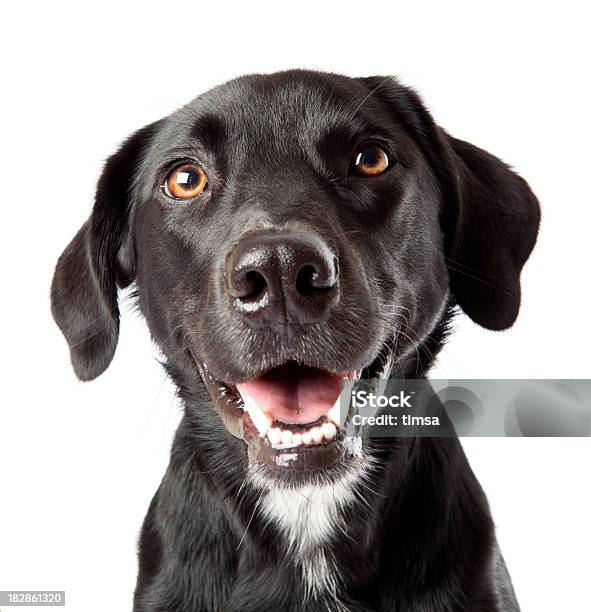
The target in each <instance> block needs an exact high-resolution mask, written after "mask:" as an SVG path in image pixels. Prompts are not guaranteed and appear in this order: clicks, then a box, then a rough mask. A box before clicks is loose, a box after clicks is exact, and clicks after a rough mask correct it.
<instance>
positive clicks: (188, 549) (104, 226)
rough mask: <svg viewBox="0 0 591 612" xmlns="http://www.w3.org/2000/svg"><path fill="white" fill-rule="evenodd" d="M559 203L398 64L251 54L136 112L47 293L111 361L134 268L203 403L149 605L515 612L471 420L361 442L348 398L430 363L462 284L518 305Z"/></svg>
mask: <svg viewBox="0 0 591 612" xmlns="http://www.w3.org/2000/svg"><path fill="white" fill-rule="evenodd" d="M539 216H540V213H539V207H538V203H537V201H536V198H535V196H534V195H533V194H532V192H531V191H530V189H529V187H528V185H527V184H526V182H525V181H524V180H523V179H521V178H520V177H519V176H517V175H516V174H515V173H514V172H512V171H511V170H510V169H509V168H508V167H507V166H506V165H505V164H504V163H502V162H501V161H500V160H498V159H497V158H495V157H493V156H492V155H490V154H489V153H487V152H485V151H483V150H481V149H478V148H476V147H475V146H473V145H471V144H469V143H466V142H463V141H461V140H457V139H455V138H452V137H451V136H449V135H448V134H446V133H445V132H444V131H443V130H442V129H441V128H439V127H438V126H437V125H436V124H435V123H434V122H433V119H432V118H431V116H430V115H429V113H428V112H427V110H426V109H425V107H424V106H423V104H422V103H421V101H420V99H419V97H418V96H417V95H416V94H415V93H414V92H413V91H412V90H410V89H408V88H406V87H404V86H402V85H400V84H399V83H398V82H397V81H396V80H394V79H392V78H382V77H370V78H361V79H354V78H346V77H342V76H337V75H332V74H319V73H314V72H306V71H290V72H284V73H278V74H273V75H266V76H264V75H253V76H247V77H243V78H240V79H237V80H235V81H232V82H230V83H227V84H226V85H223V86H221V87H218V88H216V89H214V90H212V91H210V92H209V93H207V94H205V95H203V96H200V97H199V98H197V99H196V100H194V101H193V102H191V103H190V104H189V105H187V106H186V107H184V108H182V109H180V110H179V111H177V112H175V113H173V114H172V115H170V116H169V117H166V118H164V119H162V120H160V121H157V122H156V123H153V124H151V125H149V126H147V127H144V128H142V129H141V130H139V131H138V132H136V133H135V134H133V135H132V136H131V137H130V138H129V139H128V140H127V141H126V142H125V143H124V144H123V146H122V147H121V148H120V150H119V151H118V152H117V153H115V154H114V155H113V156H112V157H110V158H109V160H108V161H107V163H106V166H105V169H104V172H103V174H102V176H101V178H100V180H99V183H98V189H97V194H96V202H95V205H94V209H93V212H92V215H91V217H90V219H89V220H88V221H87V222H86V223H85V224H84V225H83V226H82V228H81V229H80V231H79V232H78V234H77V235H76V236H75V237H74V239H73V241H72V242H71V244H70V245H69V246H68V247H67V249H66V250H65V252H64V254H63V255H62V257H61V258H60V260H59V262H58V265H57V269H56V273H55V278H54V282H53V286H52V309H53V314H54V317H55V320H56V321H57V323H58V325H59V327H60V329H61V330H62V332H63V333H64V335H65V337H66V339H67V341H68V343H69V346H70V349H71V357H72V364H73V366H74V370H75V371H76V374H77V375H78V377H79V378H81V379H82V380H90V379H93V378H95V377H96V376H98V375H99V374H101V373H102V372H103V371H104V370H105V368H106V367H107V366H108V365H109V362H110V361H111V359H112V357H113V353H114V351H115V346H116V344H117V336H118V328H119V311H118V307H117V288H118V287H124V286H126V285H128V284H130V283H131V282H132V281H135V282H136V283H137V299H138V303H139V307H140V308H141V311H142V313H143V314H144V316H145V318H146V320H147V322H148V325H149V328H150V330H151V333H152V335H153V337H154V339H155V341H156V342H157V343H158V344H159V346H160V347H161V348H162V350H163V352H164V354H165V355H166V358H167V365H166V367H167V369H168V371H169V373H170V375H171V377H172V378H173V379H174V381H175V382H176V384H177V385H178V388H179V394H180V397H181V398H182V400H183V402H184V406H185V414H184V418H183V421H182V423H181V425H180V428H179V430H178V432H177V435H176V439H175V442H174V445H173V448H172V456H171V462H170V467H169V469H168V471H167V474H166V476H165V477H164V480H163V482H162V484H161V486H160V488H159V490H158V492H157V493H156V496H155V497H154V499H153V501H152V504H151V506H150V509H149V512H148V515H147V518H146V520H145V524H144V527H143V531H142V536H141V543H140V571H139V577H138V583H137V589H136V594H135V606H134V610H136V612H148V611H149V612H155V611H175V612H181V611H182V612H189V611H191V612H194V611H198V610H199V611H206V610H207V611H224V612H229V611H235V612H250V611H258V610H273V611H275V610H277V611H279V610H281V611H291V610H319V611H320V610H322V611H326V610H331V611H335V612H336V611H342V610H356V611H361V610H363V611H370V610H373V611H377V610H380V611H384V612H385V611H386V610H392V611H393V610H396V611H397V612H405V611H411V610H412V611H414V612H419V611H421V612H425V611H453V612H459V611H463V610H470V611H493V610H494V611H500V610H503V611H508V610H511V611H513V610H517V609H518V606H517V603H516V601H515V597H514V594H513V589H512V587H511V582H510V579H509V576H508V574H507V572H506V569H505V566H504V562H503V560H502V557H501V555H500V553H499V551H498V548H497V546H496V543H495V538H494V532H493V523H492V521H491V518H490V515H489V511H488V506H487V503H486V500H485V497H484V495H483V493H482V491H481V489H480V487H479V485H478V483H477V481H476V479H475V477H474V475H473V473H472V471H471V470H470V467H469V466H468V463H467V461H466V459H465V457H464V454H463V452H462V449H461V447H460V444H459V441H458V440H457V438H455V437H450V438H424V437H405V438H395V439H388V438H381V439H379V440H378V439H376V438H371V437H370V438H365V439H363V440H361V443H359V440H357V441H355V440H354V439H352V438H345V436H344V435H343V429H342V423H341V422H340V418H339V415H338V413H337V411H335V406H334V404H335V400H336V398H337V397H338V394H339V391H340V388H341V383H342V382H343V379H353V380H356V379H357V378H359V377H362V378H363V379H364V380H365V379H374V378H379V377H381V378H382V379H383V378H387V377H396V378H421V377H424V376H425V375H426V373H427V371H428V369H429V367H430V366H431V365H432V364H433V360H434V358H435V356H436V354H437V352H438V351H439V349H440V348H441V346H442V344H443V342H444V340H445V336H446V332H447V330H448V326H449V322H450V320H451V317H452V316H453V313H454V312H455V310H456V309H457V307H461V309H462V310H463V311H464V312H465V313H466V314H467V315H468V316H469V317H470V318H471V319H472V320H474V321H476V322H477V323H479V324H480V325H482V326H484V327H486V328H489V329H495V330H500V329H505V328H507V327H509V326H510V325H512V323H513V322H514V320H515V318H516V316H517V313H518V310H519V303H520V284H519V276H520V272H521V268H522V266H523V264H524V263H525V261H526V259H527V257H528V255H529V253H530V251H531V249H532V248H533V245H534V242H535V239H536V234H537V230H538V223H539ZM354 442H355V443H354Z"/></svg>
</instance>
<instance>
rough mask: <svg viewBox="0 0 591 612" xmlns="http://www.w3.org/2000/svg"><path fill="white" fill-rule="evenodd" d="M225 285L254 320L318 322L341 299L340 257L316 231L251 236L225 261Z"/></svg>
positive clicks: (234, 302)
mask: <svg viewBox="0 0 591 612" xmlns="http://www.w3.org/2000/svg"><path fill="white" fill-rule="evenodd" d="M226 288H227V291H228V294H229V295H230V296H231V301H232V306H233V308H234V309H235V310H236V311H237V312H238V313H239V314H240V315H241V316H243V317H244V318H245V319H246V320H247V321H248V322H249V323H250V324H251V325H260V324H263V325H265V324H267V325H268V324H281V325H285V323H292V324H309V323H316V322H318V321H321V320H323V319H324V318H325V317H326V316H327V315H328V313H329V312H330V309H331V307H332V306H333V305H334V304H335V302H336V301H337V300H338V296H339V284H338V264H337V258H336V255H335V254H334V253H333V251H332V250H331V249H330V248H329V246H328V245H327V244H326V243H324V242H323V241H322V240H321V239H320V237H318V236H315V235H308V234H294V233H266V234H258V235H251V236H249V237H247V238H244V239H243V240H241V241H240V242H239V243H238V245H237V246H236V248H235V249H234V250H233V251H232V252H231V253H230V255H229V257H228V258H227V260H226Z"/></svg>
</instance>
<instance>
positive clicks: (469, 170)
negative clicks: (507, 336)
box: [360, 77, 540, 330]
mask: <svg viewBox="0 0 591 612" xmlns="http://www.w3.org/2000/svg"><path fill="white" fill-rule="evenodd" d="M360 80H361V81H362V82H363V83H364V84H365V85H366V87H367V88H368V95H367V98H369V96H375V97H377V98H380V99H382V100H383V101H384V102H386V104H387V105H388V107H389V108H390V109H391V110H392V111H393V114H394V116H395V117H396V119H397V120H398V121H400V122H401V123H402V125H403V126H404V127H405V128H406V130H407V131H408V132H409V133H410V134H411V135H412V136H413V137H414V138H415V140H416V141H417V143H418V144H419V146H420V147H421V150H422V151H423V154H424V155H425V157H426V158H427V160H428V162H429V164H430V166H431V168H432V169H433V171H434V173H435V175H436V178H437V180H438V182H439V185H440V188H441V192H442V195H443V200H444V202H443V209H442V211H441V226H442V230H443V233H444V245H445V255H446V261H447V267H448V271H449V275H450V288H451V292H452V295H453V297H454V299H455V301H456V302H457V303H458V304H459V305H460V306H461V308H462V310H463V311H464V312H465V313H466V314H467V315H468V316H469V317H470V318H471V319H472V320H473V321H475V322H476V323H478V324H479V325H482V326H483V327H486V328H488V329H494V330H501V329H506V328H507V327H510V326H511V325H512V324H513V323H514V321H515V319H516V317H517V313H518V312H519V305H520V300H521V289H520V281H519V277H520V274H521V269H522V267H523V265H524V264H525V262H526V260H527V258H528V257H529V254H530V252H531V250H532V249H533V246H534V243H535V241H536V237H537V234H538V226H539V223H540V207H539V204H538V201H537V199H536V197H535V195H534V194H533V193H532V191H531V189H530V188H529V186H528V184H527V183H526V182H525V181H524V180H523V179H522V178H521V177H520V176H518V175H517V174H516V173H515V172H513V171H512V170H511V168H509V166H507V165H506V164H504V163H503V162H502V161H501V160H500V159H497V158H496V157H494V156H493V155H491V154H490V153H487V152H486V151H483V150H482V149H479V148H477V147H475V146H474V145H471V144H469V143H467V142H463V141H461V140H457V139H455V138H452V137H450V136H449V135H448V134H446V133H445V132H444V131H443V130H442V129H441V128H440V127H438V126H437V125H436V123H435V122H434V120H433V118H432V117H431V115H430V113H429V111H428V110H427V109H426V108H425V106H424V104H423V103H422V101H421V99H420V97H419V96H418V95H417V94H416V93H415V92H414V91H413V90H412V89H410V88H408V87H405V86H404V85H401V84H400V83H399V82H398V81H397V80H396V79H395V78H392V77H367V78H364V79H360ZM367 98H366V99H367Z"/></svg>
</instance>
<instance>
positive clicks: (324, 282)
mask: <svg viewBox="0 0 591 612" xmlns="http://www.w3.org/2000/svg"><path fill="white" fill-rule="evenodd" d="M335 283H336V277H335V274H334V272H333V270H326V271H325V273H324V274H321V273H320V272H319V271H318V270H317V269H316V268H315V267H314V266H312V265H309V264H306V265H305V266H302V268H301V269H300V271H299V272H298V275H297V277H296V290H297V292H298V293H299V294H300V295H305V296H312V295H319V294H322V293H326V292H327V291H330V289H332V288H333V287H334V286H335Z"/></svg>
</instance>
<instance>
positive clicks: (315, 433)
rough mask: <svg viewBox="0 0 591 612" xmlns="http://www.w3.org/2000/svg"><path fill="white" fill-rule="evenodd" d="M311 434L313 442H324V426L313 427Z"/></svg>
mask: <svg viewBox="0 0 591 612" xmlns="http://www.w3.org/2000/svg"><path fill="white" fill-rule="evenodd" d="M310 435H311V436H312V442H314V444H320V442H322V427H312V429H311V430H310Z"/></svg>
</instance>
